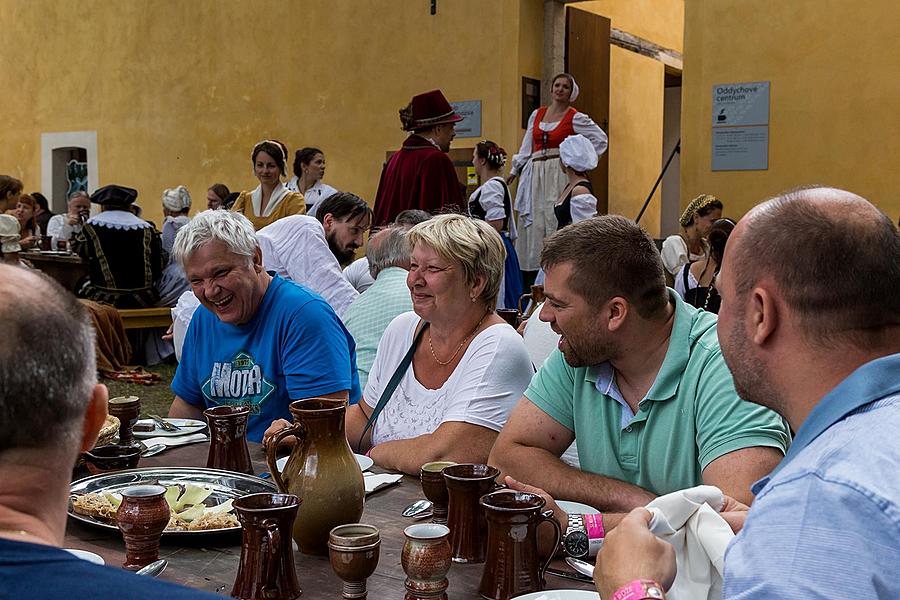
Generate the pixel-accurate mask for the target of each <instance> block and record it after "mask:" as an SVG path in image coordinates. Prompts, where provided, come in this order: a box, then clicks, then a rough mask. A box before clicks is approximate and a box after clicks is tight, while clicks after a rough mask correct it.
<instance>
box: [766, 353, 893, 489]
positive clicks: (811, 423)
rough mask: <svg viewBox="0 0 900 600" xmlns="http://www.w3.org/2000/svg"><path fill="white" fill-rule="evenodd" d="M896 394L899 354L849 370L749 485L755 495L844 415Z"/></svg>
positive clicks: (883, 357)
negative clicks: (781, 453) (772, 463)
mask: <svg viewBox="0 0 900 600" xmlns="http://www.w3.org/2000/svg"><path fill="white" fill-rule="evenodd" d="M898 392H900V354H891V355H888V356H882V357H881V358H876V359H875V360H873V361H870V362H867V363H866V364H864V365H862V366H860V367H859V368H857V369H856V370H855V371H853V372H852V373H851V374H850V375H849V376H848V377H847V378H846V379H844V380H843V381H842V382H840V383H839V384H838V385H837V386H835V387H834V389H832V390H831V391H830V392H828V393H827V394H825V396H823V397H822V399H821V400H819V402H818V404H816V406H815V407H813V409H812V411H811V412H810V413H809V416H808V417H807V418H806V420H805V421H804V422H803V424H802V425H801V426H800V430H799V431H797V435H796V436H795V437H794V441H793V442H791V447H790V449H789V450H788V452H787V454H785V456H784V459H782V461H781V462H780V463H778V466H777V467H775V470H774V471H772V472H771V473H769V475H768V476H766V477H764V478H762V479H760V480H759V481H757V482H756V483H755V484H753V488H752V490H753V494H754V495H755V494H758V493H759V492H760V491H762V489H763V488H764V487H766V485H767V484H768V483H769V481H771V480H772V478H773V477H775V475H776V474H778V472H779V471H780V470H781V469H783V468H784V467H785V466H786V465H787V464H788V463H790V462H791V460H793V459H794V458H796V456H797V455H798V454H800V453H801V452H802V451H803V449H804V448H806V447H807V446H809V445H810V444H811V443H812V442H813V441H814V440H815V439H816V438H817V437H819V436H820V435H822V434H823V433H824V432H825V431H827V430H828V429H829V428H830V427H831V426H832V425H834V424H835V423H837V422H838V421H841V420H842V419H843V418H844V417H846V416H847V415H848V414H850V413H852V412H853V411H855V410H857V409H859V408H860V407H863V406H865V405H867V404H871V403H872V402H875V401H877V400H880V399H881V398H885V397H887V396H891V395H893V394H896V393H898Z"/></svg>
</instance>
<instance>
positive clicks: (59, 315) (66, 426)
mask: <svg viewBox="0 0 900 600" xmlns="http://www.w3.org/2000/svg"><path fill="white" fill-rule="evenodd" d="M19 269H20V267H13V266H9V265H0V453H3V452H4V451H6V450H10V449H14V448H50V447H58V448H60V449H66V450H72V451H73V452H74V451H75V449H76V446H77V445H78V443H80V440H81V435H82V423H83V421H84V415H85V411H86V410H87V406H88V403H89V401H90V398H91V394H92V391H93V387H94V385H95V384H96V383H97V359H96V355H95V354H94V335H95V334H94V327H93V325H92V324H91V319H90V317H89V316H88V313H87V311H86V310H85V308H84V306H82V305H81V303H80V302H79V301H78V300H77V299H76V298H75V296H73V295H72V294H71V293H69V292H68V291H66V290H64V289H63V288H62V287H61V286H60V285H59V284H58V283H56V282H55V281H53V280H52V279H50V278H49V277H47V276H46V275H43V274H41V273H38V272H36V271H25V270H19ZM23 277H26V278H27V280H28V281H27V284H28V285H27V286H23V285H22V283H23V281H22V279H23ZM23 288H25V289H23ZM48 331H51V332H53V334H52V335H47V332H48Z"/></svg>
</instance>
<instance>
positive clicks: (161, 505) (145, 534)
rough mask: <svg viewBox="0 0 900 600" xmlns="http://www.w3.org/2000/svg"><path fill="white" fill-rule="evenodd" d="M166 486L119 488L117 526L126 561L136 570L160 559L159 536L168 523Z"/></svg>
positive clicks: (128, 566) (128, 565)
mask: <svg viewBox="0 0 900 600" xmlns="http://www.w3.org/2000/svg"><path fill="white" fill-rule="evenodd" d="M165 495H166V488H164V487H163V486H161V485H134V486H131V487H129V488H125V489H124V490H122V502H121V504H119V508H118V510H116V525H117V526H118V527H119V531H121V532H122V538H123V539H124V540H125V563H124V564H123V565H122V566H124V567H125V568H126V569H128V570H130V571H137V570H138V569H140V568H141V567H145V566H147V565H149V564H150V563H152V562H153V561H155V560H158V559H159V536H160V535H162V532H163V530H164V529H165V528H166V525H168V524H169V503H168V502H166V498H165Z"/></svg>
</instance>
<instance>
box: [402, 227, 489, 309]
mask: <svg viewBox="0 0 900 600" xmlns="http://www.w3.org/2000/svg"><path fill="white" fill-rule="evenodd" d="M406 238H407V239H408V240H409V244H410V247H411V248H415V246H416V244H419V243H422V244H425V245H426V246H428V247H429V248H431V249H433V250H434V251H435V252H437V254H438V256H440V257H441V258H443V259H444V260H446V261H448V262H455V263H459V264H460V265H462V268H463V273H464V274H465V277H466V283H469V284H471V283H474V282H475V279H476V278H478V277H484V279H485V284H484V289H483V290H482V292H481V296H480V298H481V299H482V300H484V301H485V303H487V305H488V306H489V307H490V308H492V309H493V308H494V307H495V305H496V303H497V296H498V295H499V294H500V278H501V275H502V274H503V265H504V263H505V262H506V248H505V247H504V246H503V239H502V238H501V237H500V234H499V233H497V230H496V229H494V228H493V227H491V226H490V225H488V224H487V222H485V221H481V220H476V219H471V218H469V217H467V216H464V215H456V214H452V215H437V216H435V217H432V218H431V219H429V220H427V221H424V222H422V223H419V224H418V225H416V226H415V227H413V228H412V229H410V230H409V233H407V234H406Z"/></svg>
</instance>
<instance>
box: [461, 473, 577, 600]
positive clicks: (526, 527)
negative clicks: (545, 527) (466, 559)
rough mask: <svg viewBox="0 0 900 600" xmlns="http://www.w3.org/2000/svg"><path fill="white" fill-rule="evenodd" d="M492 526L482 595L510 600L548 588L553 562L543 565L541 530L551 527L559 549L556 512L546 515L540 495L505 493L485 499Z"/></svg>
mask: <svg viewBox="0 0 900 600" xmlns="http://www.w3.org/2000/svg"><path fill="white" fill-rule="evenodd" d="M480 504H481V506H482V508H483V509H484V514H485V517H486V518H487V523H488V544H487V559H486V560H485V567H484V573H483V574H482V576H481V585H479V586H478V593H479V594H481V597H482V598H486V599H488V600H507V599H508V598H512V597H514V596H519V595H521V594H527V593H529V592H538V591H540V590H542V589H543V588H544V571H546V570H547V565H549V564H550V561H551V560H552V559H553V555H552V554H550V555H549V556H548V557H547V559H546V560H545V561H544V563H543V564H541V562H540V559H539V557H538V549H537V528H538V525H540V524H541V523H543V522H544V521H546V522H548V523H550V524H551V525H552V526H553V529H554V531H555V535H556V539H555V540H554V542H553V546H552V548H556V547H557V546H559V538H560V533H561V532H560V529H559V523H557V522H556V519H554V518H553V511H550V510H547V511H542V510H541V509H543V508H544V499H543V498H541V497H540V496H538V495H537V494H529V493H527V492H514V491H509V490H501V491H498V492H493V493H491V494H487V495H485V496H482V497H481V500H480Z"/></svg>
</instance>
